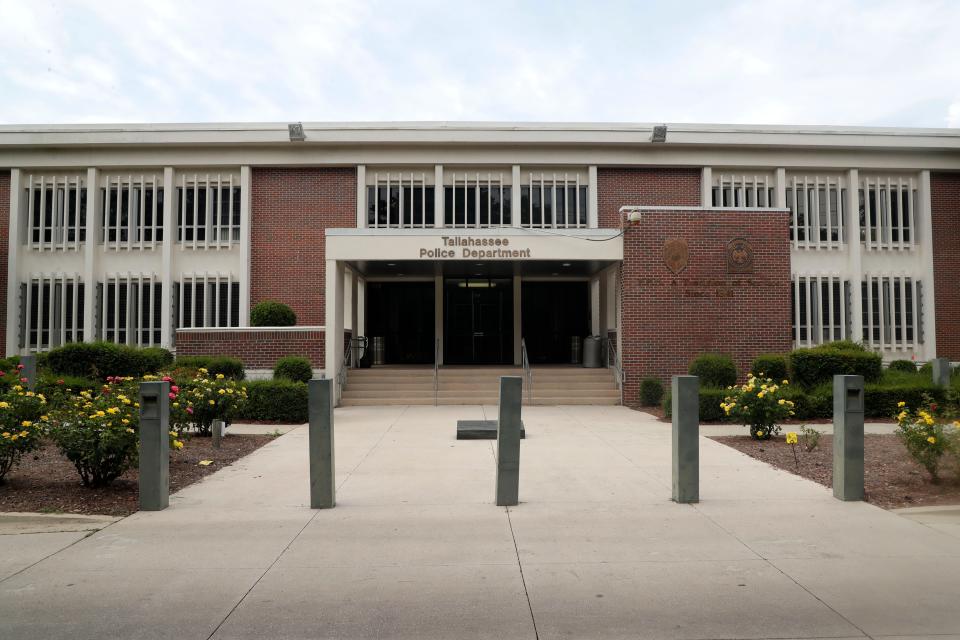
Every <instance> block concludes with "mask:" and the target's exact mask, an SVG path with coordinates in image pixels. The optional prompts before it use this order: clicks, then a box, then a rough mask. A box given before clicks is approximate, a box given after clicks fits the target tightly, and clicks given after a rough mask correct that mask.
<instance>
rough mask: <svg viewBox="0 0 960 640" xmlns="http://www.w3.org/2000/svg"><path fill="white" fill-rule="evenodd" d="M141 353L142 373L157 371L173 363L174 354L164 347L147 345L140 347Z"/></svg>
mask: <svg viewBox="0 0 960 640" xmlns="http://www.w3.org/2000/svg"><path fill="white" fill-rule="evenodd" d="M139 355H140V358H141V360H142V365H143V371H142V372H141V373H140V375H143V374H145V373H156V372H158V371H162V370H163V369H166V368H167V367H169V366H170V365H171V364H173V354H172V353H170V352H169V351H168V350H166V349H164V348H163V347H146V348H144V349H140V351H139Z"/></svg>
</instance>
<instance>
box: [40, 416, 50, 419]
mask: <svg viewBox="0 0 960 640" xmlns="http://www.w3.org/2000/svg"><path fill="white" fill-rule="evenodd" d="M40 419H41V420H49V419H50V416H40Z"/></svg>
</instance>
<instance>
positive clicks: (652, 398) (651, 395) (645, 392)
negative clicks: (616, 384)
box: [639, 378, 663, 407]
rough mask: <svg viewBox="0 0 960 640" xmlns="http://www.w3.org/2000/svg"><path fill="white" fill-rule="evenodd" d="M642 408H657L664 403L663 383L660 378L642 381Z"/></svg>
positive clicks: (640, 395)
mask: <svg viewBox="0 0 960 640" xmlns="http://www.w3.org/2000/svg"><path fill="white" fill-rule="evenodd" d="M639 397H640V406H641V407H656V406H658V405H659V404H660V403H661V402H662V401H663V383H662V382H660V379H659V378H644V379H643V380H641V381H640V394H639Z"/></svg>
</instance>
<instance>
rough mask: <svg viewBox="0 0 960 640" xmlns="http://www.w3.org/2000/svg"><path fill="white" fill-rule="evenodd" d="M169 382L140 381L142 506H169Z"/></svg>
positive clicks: (145, 509) (143, 508) (147, 507)
mask: <svg viewBox="0 0 960 640" xmlns="http://www.w3.org/2000/svg"><path fill="white" fill-rule="evenodd" d="M169 393H170V383H169V382H141V383H140V509H142V510H143V511H161V510H163V509H166V508H167V507H168V506H170V397H169Z"/></svg>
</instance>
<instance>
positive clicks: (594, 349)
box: [583, 336, 603, 369]
mask: <svg viewBox="0 0 960 640" xmlns="http://www.w3.org/2000/svg"><path fill="white" fill-rule="evenodd" d="M602 345H603V340H602V339H601V338H600V336H587V337H586V338H584V340H583V366H584V367H588V368H590V369H599V368H600V367H602V366H603V358H602V357H601V356H602V355H603V350H602V349H601V346H602Z"/></svg>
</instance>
